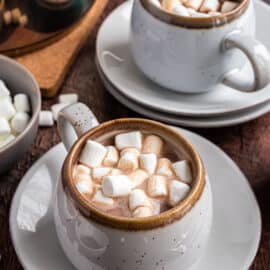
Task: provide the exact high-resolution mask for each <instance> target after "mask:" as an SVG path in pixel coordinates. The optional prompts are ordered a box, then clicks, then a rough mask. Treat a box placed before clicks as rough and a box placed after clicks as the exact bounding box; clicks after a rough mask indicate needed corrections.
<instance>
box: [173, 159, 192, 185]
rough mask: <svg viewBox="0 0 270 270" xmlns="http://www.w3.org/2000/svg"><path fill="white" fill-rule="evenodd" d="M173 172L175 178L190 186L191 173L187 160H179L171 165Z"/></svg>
mask: <svg viewBox="0 0 270 270" xmlns="http://www.w3.org/2000/svg"><path fill="white" fill-rule="evenodd" d="M172 167H173V170H174V172H175V174H176V175H177V177H179V179H180V180H181V181H183V182H186V183H188V184H190V183H191V182H192V171H191V168H190V164H189V162H188V161H187V160H181V161H178V162H175V163H174V164H173V165H172Z"/></svg>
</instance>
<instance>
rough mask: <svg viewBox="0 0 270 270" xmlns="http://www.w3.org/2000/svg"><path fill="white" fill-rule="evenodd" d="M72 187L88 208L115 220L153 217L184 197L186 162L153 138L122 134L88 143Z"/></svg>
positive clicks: (187, 185)
mask: <svg viewBox="0 0 270 270" xmlns="http://www.w3.org/2000/svg"><path fill="white" fill-rule="evenodd" d="M73 179H74V184H75V186H76V188H77V190H78V191H79V192H80V194H81V195H82V196H84V198H86V199H87V201H88V202H89V204H90V205H92V206H95V207H96V208H98V209H99V210H101V211H104V212H106V213H108V214H111V215H115V216H123V217H131V218H132V217H134V218H141V217H148V216H152V215H158V214H160V213H161V212H164V211H166V210H168V209H170V208H172V207H174V206H176V205H177V204H179V203H180V202H181V201H182V200H183V199H185V198H186V196H187V195H188V193H189V191H190V188H191V184H192V181H193V175H192V169H191V164H190V162H189V160H188V159H187V158H186V157H185V156H184V154H183V153H180V152H179V150H178V151H176V149H174V147H172V146H171V145H170V144H169V143H168V142H166V141H165V140H164V139H161V138H160V137H159V136H156V135H155V134H148V133H144V132H140V131H127V132H121V133H117V132H115V134H110V136H108V135H107V136H105V137H103V138H102V137H101V138H99V140H98V141H93V140H88V141H87V142H86V144H85V146H84V148H83V150H82V151H81V154H80V156H79V160H78V163H77V165H76V166H74V172H73Z"/></svg>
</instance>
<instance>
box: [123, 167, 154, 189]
mask: <svg viewBox="0 0 270 270" xmlns="http://www.w3.org/2000/svg"><path fill="white" fill-rule="evenodd" d="M128 177H129V179H130V180H131V181H132V186H133V187H134V188H135V187H138V186H140V185H142V184H143V183H144V182H145V181H146V179H147V178H148V177H149V175H148V173H147V172H146V171H144V170H141V169H138V170H135V171H133V172H132V173H130V174H129V175H128Z"/></svg>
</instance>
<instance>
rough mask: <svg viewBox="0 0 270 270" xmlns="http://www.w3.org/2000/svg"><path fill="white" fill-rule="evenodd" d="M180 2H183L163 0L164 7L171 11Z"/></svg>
mask: <svg viewBox="0 0 270 270" xmlns="http://www.w3.org/2000/svg"><path fill="white" fill-rule="evenodd" d="M179 4H181V3H180V0H162V2H161V6H162V8H163V9H165V10H167V11H169V12H171V11H172V9H173V8H174V7H175V6H177V5H179Z"/></svg>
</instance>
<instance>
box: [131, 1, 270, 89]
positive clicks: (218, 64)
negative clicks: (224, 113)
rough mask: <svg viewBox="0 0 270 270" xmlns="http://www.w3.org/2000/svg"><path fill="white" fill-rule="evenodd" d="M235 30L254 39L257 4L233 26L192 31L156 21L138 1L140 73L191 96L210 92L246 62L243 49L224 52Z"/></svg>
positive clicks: (134, 22) (134, 41) (135, 49)
mask: <svg viewBox="0 0 270 270" xmlns="http://www.w3.org/2000/svg"><path fill="white" fill-rule="evenodd" d="M234 30H239V31H241V33H244V34H246V35H248V36H250V37H253V36H254V34H255V17H254V8H253V2H250V4H249V6H248V8H247V10H246V11H245V12H244V14H243V15H242V16H240V17H239V18H237V19H235V20H233V21H232V22H230V23H227V24H224V25H222V26H218V27H215V26H213V27H212V28H205V29H200V28H198V29H196V28H194V29H193V28H192V29H189V28H185V27H181V26H175V25H171V24H168V23H166V22H163V21H161V20H159V19H157V18H155V17H154V16H153V15H152V14H150V13H149V12H148V11H146V10H145V8H144V7H143V6H142V4H141V1H139V0H135V1H134V5H133V11H132V17H131V35H130V43H131V50H132V53H133V58H134V61H135V63H136V64H137V66H138V67H139V68H140V70H141V71H142V72H143V73H144V74H145V75H146V76H147V77H149V78H150V79H151V80H153V81H154V82H156V83H158V84H159V85H161V86H163V87H167V88H170V89H173V90H176V91H180V92H187V93H194V92H202V91H209V90H211V89H212V88H213V87H214V86H215V85H216V84H217V83H218V82H220V81H222V79H223V77H224V75H225V74H227V73H228V72H229V71H231V70H235V69H237V70H241V69H242V67H243V66H244V64H245V63H246V58H245V57H244V55H243V53H242V52H241V51H240V50H237V49H231V50H227V51H223V50H222V44H223V40H224V39H225V38H226V36H227V35H228V34H229V33H231V32H232V31H234ZM269 65H270V64H269Z"/></svg>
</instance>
